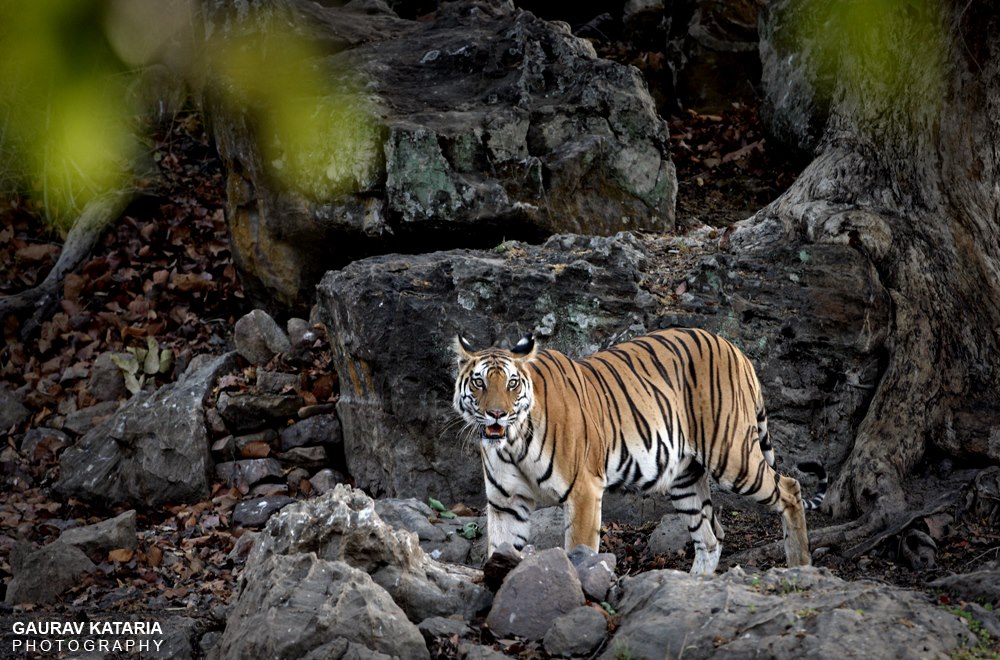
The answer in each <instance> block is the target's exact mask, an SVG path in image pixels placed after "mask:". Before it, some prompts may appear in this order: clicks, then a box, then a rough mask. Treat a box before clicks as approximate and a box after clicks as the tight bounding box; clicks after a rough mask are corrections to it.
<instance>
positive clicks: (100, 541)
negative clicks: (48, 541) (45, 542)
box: [59, 509, 139, 554]
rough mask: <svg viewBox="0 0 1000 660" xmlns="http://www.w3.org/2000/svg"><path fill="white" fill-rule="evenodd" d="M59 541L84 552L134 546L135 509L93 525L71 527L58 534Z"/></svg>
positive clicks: (135, 544) (136, 539) (135, 538)
mask: <svg viewBox="0 0 1000 660" xmlns="http://www.w3.org/2000/svg"><path fill="white" fill-rule="evenodd" d="M59 541H61V542H62V543H65V544H67V545H72V546H76V547H78V548H80V549H81V550H83V551H84V552H86V553H88V554H89V553H91V552H95V551H102V552H105V551H108V550H114V549H116V548H135V547H136V546H137V545H138V544H139V541H138V537H137V536H136V527H135V509H130V510H128V511H126V512H125V513H122V514H121V515H118V516H115V517H114V518H109V519H108V520H102V521H101V522H99V523H94V524H93V525H85V526H83V527H71V528H69V529H67V530H66V531H64V532H63V533H62V534H60V535H59Z"/></svg>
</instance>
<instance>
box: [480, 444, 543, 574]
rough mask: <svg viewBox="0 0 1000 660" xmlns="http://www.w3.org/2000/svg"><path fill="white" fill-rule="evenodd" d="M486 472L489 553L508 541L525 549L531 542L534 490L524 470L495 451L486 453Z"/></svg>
mask: <svg viewBox="0 0 1000 660" xmlns="http://www.w3.org/2000/svg"><path fill="white" fill-rule="evenodd" d="M490 459H492V460H490ZM483 476H484V477H485V480H486V533H487V537H488V539H489V551H488V552H487V556H489V555H492V554H493V552H494V551H495V550H496V549H497V548H498V547H500V546H501V545H503V544H504V543H510V544H511V545H513V546H514V547H515V548H517V549H518V550H522V549H523V548H524V546H526V545H528V539H529V534H530V532H531V512H532V511H534V510H535V497H534V494H533V493H532V492H531V489H530V488H529V487H528V485H527V484H526V483H525V482H524V478H523V477H522V475H521V473H520V471H518V470H517V469H516V468H514V467H513V466H512V465H510V464H508V463H505V462H503V461H502V460H500V459H499V458H498V457H497V456H495V455H494V456H492V457H487V456H486V455H484V456H483Z"/></svg>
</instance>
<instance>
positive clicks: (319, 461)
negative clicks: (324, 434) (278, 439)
mask: <svg viewBox="0 0 1000 660" xmlns="http://www.w3.org/2000/svg"><path fill="white" fill-rule="evenodd" d="M278 459H279V460H280V461H281V462H282V463H285V464H289V465H298V466H301V467H312V468H317V467H321V466H323V465H327V464H328V463H329V458H328V457H327V454H326V447H296V448H294V449H289V450H288V451H283V452H280V453H278Z"/></svg>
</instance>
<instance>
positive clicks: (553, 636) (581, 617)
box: [542, 607, 608, 657]
mask: <svg viewBox="0 0 1000 660" xmlns="http://www.w3.org/2000/svg"><path fill="white" fill-rule="evenodd" d="M607 636H608V619H607V617H606V616H604V615H603V614H601V613H600V612H599V611H598V610H596V609H594V608H593V607H578V608H576V609H574V610H571V611H570V612H569V613H567V614H564V615H562V616H560V617H556V620H555V621H553V622H552V626H551V627H550V628H549V631H548V632H547V633H545V639H544V640H543V641H542V644H543V645H544V646H545V651H546V652H548V653H549V654H550V655H554V656H557V657H561V656H589V655H590V654H591V653H593V652H594V651H596V650H597V647H598V646H600V645H601V643H603V642H604V640H605V639H606V638H607Z"/></svg>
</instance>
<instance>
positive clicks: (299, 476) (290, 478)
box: [285, 468, 309, 488]
mask: <svg viewBox="0 0 1000 660" xmlns="http://www.w3.org/2000/svg"><path fill="white" fill-rule="evenodd" d="M303 479H305V480H307V481H308V480H309V470H306V469H305V468H292V469H291V470H289V471H288V472H287V473H286V474H285V483H286V484H288V487H289V488H298V487H299V484H300V483H301V482H302V480H303Z"/></svg>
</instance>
